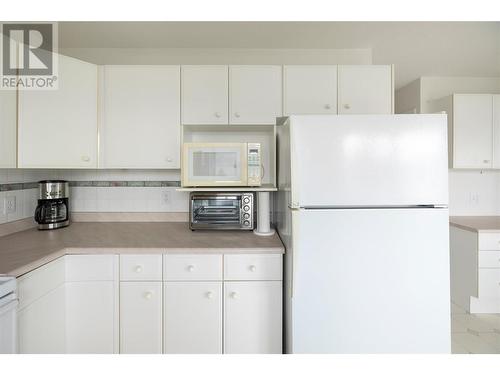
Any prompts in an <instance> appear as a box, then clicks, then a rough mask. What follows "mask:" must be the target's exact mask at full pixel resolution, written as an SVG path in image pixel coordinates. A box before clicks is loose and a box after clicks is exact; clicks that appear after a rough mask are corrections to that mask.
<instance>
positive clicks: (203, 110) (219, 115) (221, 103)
mask: <svg viewBox="0 0 500 375" xmlns="http://www.w3.org/2000/svg"><path fill="white" fill-rule="evenodd" d="M181 69H182V79H181V81H182V88H181V93H182V123H183V124H186V125H206V124H208V125H210V124H227V123H228V117H227V115H228V87H229V86H228V67H227V65H183V66H182V68H181Z"/></svg>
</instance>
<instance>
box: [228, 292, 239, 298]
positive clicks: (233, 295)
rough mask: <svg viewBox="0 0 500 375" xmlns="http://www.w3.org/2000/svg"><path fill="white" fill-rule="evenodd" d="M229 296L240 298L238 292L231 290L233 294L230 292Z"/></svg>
mask: <svg viewBox="0 0 500 375" xmlns="http://www.w3.org/2000/svg"><path fill="white" fill-rule="evenodd" d="M229 296H230V297H231V298H232V299H236V298H238V293H236V292H231V294H229Z"/></svg>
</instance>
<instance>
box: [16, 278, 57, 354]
mask: <svg viewBox="0 0 500 375" xmlns="http://www.w3.org/2000/svg"><path fill="white" fill-rule="evenodd" d="M18 322H19V353H21V354H48V353H51V354H64V353H65V352H66V346H65V345H66V337H65V332H66V330H65V328H66V327H65V286H64V285H60V286H59V287H57V288H56V289H54V290H51V291H50V292H48V293H47V294H45V295H44V296H42V297H40V298H39V299H37V300H36V301H34V302H33V303H31V304H30V305H29V306H27V307H25V308H23V309H21V310H20V311H19V316H18Z"/></svg>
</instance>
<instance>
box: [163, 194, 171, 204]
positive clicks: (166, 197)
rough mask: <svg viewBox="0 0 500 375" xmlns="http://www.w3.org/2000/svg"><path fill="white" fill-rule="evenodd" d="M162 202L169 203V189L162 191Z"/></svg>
mask: <svg viewBox="0 0 500 375" xmlns="http://www.w3.org/2000/svg"><path fill="white" fill-rule="evenodd" d="M162 203H163V204H168V203H170V192H169V191H164V192H163V194H162Z"/></svg>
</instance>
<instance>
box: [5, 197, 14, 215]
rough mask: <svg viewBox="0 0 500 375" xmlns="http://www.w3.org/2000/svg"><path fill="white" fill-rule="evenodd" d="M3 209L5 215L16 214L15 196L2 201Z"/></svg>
mask: <svg viewBox="0 0 500 375" xmlns="http://www.w3.org/2000/svg"><path fill="white" fill-rule="evenodd" d="M4 207H5V213H6V214H13V213H15V212H16V196H15V195H10V196H7V197H5V199H4Z"/></svg>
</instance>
